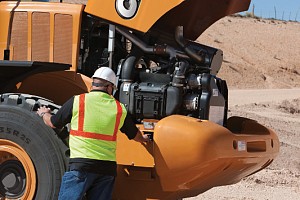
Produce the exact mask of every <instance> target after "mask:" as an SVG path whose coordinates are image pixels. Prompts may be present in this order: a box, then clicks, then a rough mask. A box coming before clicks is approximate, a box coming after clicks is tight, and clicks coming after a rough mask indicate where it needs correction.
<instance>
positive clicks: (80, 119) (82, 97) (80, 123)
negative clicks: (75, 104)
mask: <svg viewBox="0 0 300 200" xmlns="http://www.w3.org/2000/svg"><path fill="white" fill-rule="evenodd" d="M84 105H85V94H81V95H80V96H79V110H78V131H83V124H84Z"/></svg>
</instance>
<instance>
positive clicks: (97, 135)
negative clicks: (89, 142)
mask: <svg viewBox="0 0 300 200" xmlns="http://www.w3.org/2000/svg"><path fill="white" fill-rule="evenodd" d="M70 134H71V135H73V136H80V137H85V138H90V139H97V140H105V141H116V137H115V136H114V135H113V136H111V135H104V134H100V133H92V132H84V131H75V130H71V131H70Z"/></svg>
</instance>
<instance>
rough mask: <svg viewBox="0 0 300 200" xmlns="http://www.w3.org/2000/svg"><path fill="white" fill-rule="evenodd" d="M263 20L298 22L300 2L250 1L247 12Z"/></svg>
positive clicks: (283, 0)
mask: <svg viewBox="0 0 300 200" xmlns="http://www.w3.org/2000/svg"><path fill="white" fill-rule="evenodd" d="M253 5H254V14H255V15H256V16H258V17H263V18H275V10H276V19H283V20H295V19H296V20H297V21H300V0H252V1H251V5H250V7H249V10H248V12H251V11H252V8H253Z"/></svg>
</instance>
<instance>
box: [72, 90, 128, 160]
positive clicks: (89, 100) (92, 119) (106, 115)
mask: <svg viewBox="0 0 300 200" xmlns="http://www.w3.org/2000/svg"><path fill="white" fill-rule="evenodd" d="M125 117H126V109H125V107H124V105H123V104H121V103H120V102H119V101H117V100H115V99H114V98H113V97H112V96H111V95H109V94H107V93H104V92H90V93H86V94H81V95H77V96H75V97H74V103H73V111H72V120H71V131H70V138H69V146H70V152H71V155H70V158H89V159H96V160H108V161H116V145H117V143H116V140H117V132H118V130H119V129H120V128H121V127H122V126H123V123H124V120H125Z"/></svg>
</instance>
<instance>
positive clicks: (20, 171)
mask: <svg viewBox="0 0 300 200" xmlns="http://www.w3.org/2000/svg"><path fill="white" fill-rule="evenodd" d="M25 186H26V174H25V171H24V168H23V166H22V164H21V163H20V161H18V160H7V161H5V162H4V163H1V165H0V193H1V195H3V196H6V197H8V198H19V197H21V196H22V194H24V191H25Z"/></svg>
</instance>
